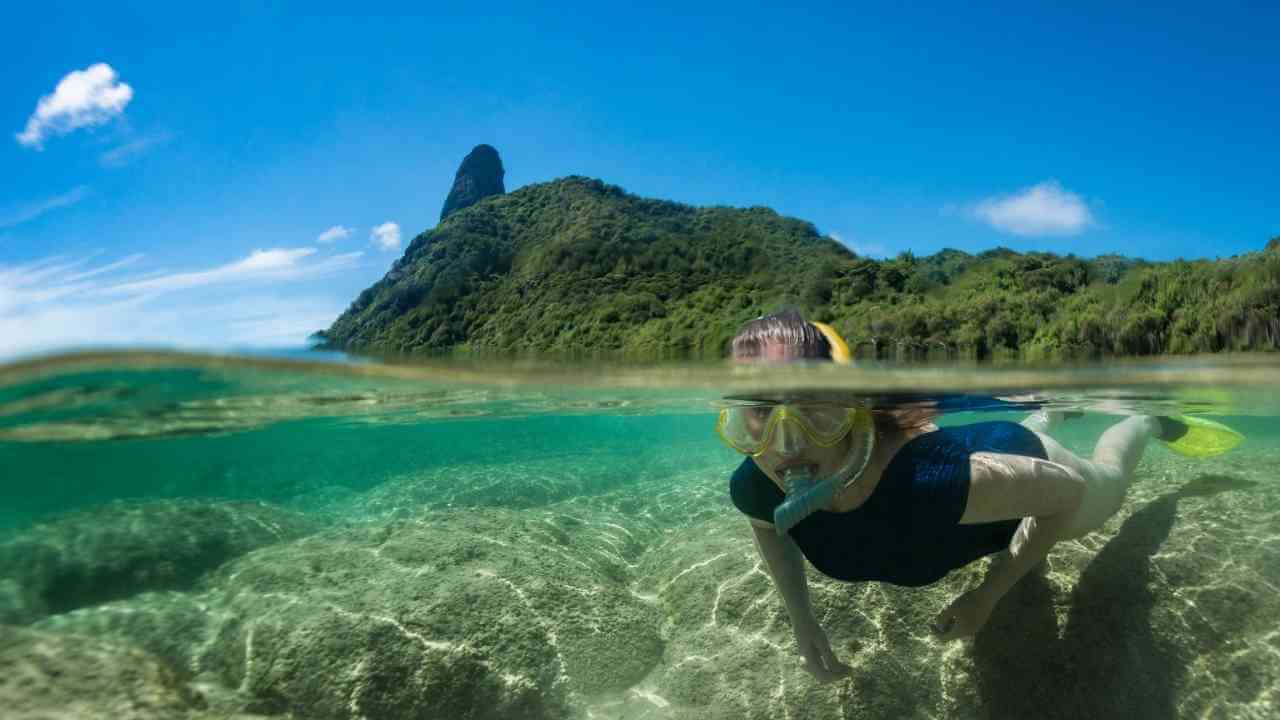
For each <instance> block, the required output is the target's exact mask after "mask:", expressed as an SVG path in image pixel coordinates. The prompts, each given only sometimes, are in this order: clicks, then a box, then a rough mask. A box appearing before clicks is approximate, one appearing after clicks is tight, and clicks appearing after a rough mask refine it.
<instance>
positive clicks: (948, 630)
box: [929, 590, 995, 642]
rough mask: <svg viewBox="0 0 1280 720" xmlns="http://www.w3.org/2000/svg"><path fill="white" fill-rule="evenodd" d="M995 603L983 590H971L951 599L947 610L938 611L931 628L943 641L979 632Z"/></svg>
mask: <svg viewBox="0 0 1280 720" xmlns="http://www.w3.org/2000/svg"><path fill="white" fill-rule="evenodd" d="M994 607H995V603H994V602H992V601H991V599H990V598H988V597H987V594H986V593H984V592H982V591H981V590H970V591H969V592H967V593H964V594H963V595H961V596H960V597H958V598H956V599H955V600H952V601H951V604H950V605H948V606H947V608H946V609H945V610H943V611H942V612H940V613H938V616H937V617H936V618H934V620H933V624H932V625H930V626H929V629H930V630H932V631H933V634H934V635H936V636H937V638H938V640H940V641H942V642H949V641H951V640H959V639H960V638H966V637H970V636H972V635H975V634H977V632H978V631H979V630H981V629H982V626H983V625H986V624H987V618H988V617H990V616H991V610H992V609H993V608H994Z"/></svg>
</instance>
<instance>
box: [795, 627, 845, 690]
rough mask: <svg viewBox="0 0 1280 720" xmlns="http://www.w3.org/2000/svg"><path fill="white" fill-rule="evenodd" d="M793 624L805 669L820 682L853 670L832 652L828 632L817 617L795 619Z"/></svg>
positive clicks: (831, 680) (826, 681) (834, 678)
mask: <svg viewBox="0 0 1280 720" xmlns="http://www.w3.org/2000/svg"><path fill="white" fill-rule="evenodd" d="M791 625H792V628H793V629H794V630H795V634H796V644H797V645H798V646H799V650H800V657H802V658H804V669H805V670H808V671H809V674H810V675H813V677H814V678H815V679H816V680H817V681H818V682H820V683H829V682H833V681H835V680H839V679H840V678H843V677H846V676H847V675H848V674H849V673H851V672H853V668H851V667H849V666H848V665H845V664H844V663H842V662H840V661H839V660H837V659H836V655H835V653H833V652H831V643H830V642H829V641H828V640H827V633H826V632H825V631H823V629H822V625H820V624H819V623H818V619H817V618H815V617H812V616H810V617H807V618H802V619H800V620H799V621H798V622H797V621H794V620H793V621H792V623H791Z"/></svg>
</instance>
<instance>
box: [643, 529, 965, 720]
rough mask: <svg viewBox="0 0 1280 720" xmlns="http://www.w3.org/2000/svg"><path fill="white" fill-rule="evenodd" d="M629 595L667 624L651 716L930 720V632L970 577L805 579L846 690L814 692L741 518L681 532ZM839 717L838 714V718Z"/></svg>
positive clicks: (839, 686)
mask: <svg viewBox="0 0 1280 720" xmlns="http://www.w3.org/2000/svg"><path fill="white" fill-rule="evenodd" d="M638 576H639V580H638V581H637V584H636V587H635V591H636V593H637V594H640V595H647V596H651V597H654V598H655V600H656V602H657V603H658V605H659V607H660V609H661V610H662V611H663V615H664V617H665V621H664V623H663V626H662V638H663V641H664V643H665V652H664V657H663V662H662V664H661V665H660V666H659V667H658V668H657V669H656V670H655V671H654V673H652V674H651V675H650V676H649V677H647V678H646V679H645V680H644V682H642V683H641V684H640V685H639V686H638V688H637V691H638V693H639V695H640V696H641V697H650V698H658V699H661V702H662V703H665V705H664V706H663V713H661V714H658V715H654V717H662V718H673V719H681V720H683V719H686V718H687V719H689V720H694V719H695V718H696V719H697V720H707V718H774V717H783V716H786V715H787V714H791V715H793V716H794V715H796V714H797V713H800V712H803V713H808V714H809V715H810V716H812V717H914V716H926V715H930V714H932V713H933V711H934V709H935V708H936V707H937V703H938V697H937V695H938V694H939V692H940V688H941V671H940V668H939V666H938V665H936V664H931V663H929V662H927V661H924V662H922V658H928V657H929V656H937V657H938V658H939V659H940V658H941V656H942V652H941V650H942V648H941V646H939V645H937V644H936V643H934V642H933V641H932V640H931V639H929V638H928V637H927V635H928V633H927V631H926V630H925V628H926V626H927V623H928V622H929V621H930V620H932V617H933V613H935V612H937V610H939V609H941V607H942V606H943V605H944V604H945V602H947V601H948V600H949V599H950V597H951V596H952V594H953V593H955V594H958V593H959V592H961V591H962V590H963V588H964V585H965V582H966V581H968V580H970V579H971V578H972V577H974V576H973V575H972V574H971V573H968V572H959V573H954V574H953V575H952V576H951V577H949V578H947V580H945V581H944V582H943V583H941V584H939V585H937V586H934V587H931V588H924V589H913V588H896V587H892V586H887V585H879V584H870V583H857V584H849V583H841V582H837V581H835V580H831V579H830V578H827V577H825V576H823V575H821V574H820V573H817V572H816V571H814V570H813V569H812V567H809V568H808V583H809V593H810V598H811V601H812V603H813V607H814V611H815V613H816V614H817V616H818V617H819V618H820V619H821V620H822V622H823V627H824V629H826V631H827V634H828V638H829V640H830V641H831V645H832V648H833V650H834V651H835V653H836V656H837V657H838V658H839V659H840V660H841V661H843V662H845V663H847V664H849V665H851V666H853V667H854V668H855V672H854V675H853V677H852V680H851V681H842V682H840V683H834V684H832V685H819V684H818V683H817V682H816V681H814V680H813V678H812V677H811V676H810V675H809V674H808V672H806V671H805V670H804V669H803V668H802V667H801V658H800V655H799V653H798V652H797V650H796V647H795V640H794V637H793V635H792V631H791V625H790V622H789V620H788V618H787V614H786V611H785V609H784V607H783V604H782V600H781V598H780V597H779V596H778V594H777V592H776V591H775V590H774V588H773V582H772V580H771V579H770V578H769V576H768V572H767V570H766V568H765V566H764V564H763V561H761V560H760V559H759V557H758V554H757V552H756V549H755V544H754V542H753V541H752V537H751V530H750V527H749V525H748V524H747V522H746V520H745V519H744V518H742V516H741V515H737V514H733V515H730V514H726V515H724V516H722V517H719V518H713V519H711V520H708V521H706V522H704V523H702V524H701V525H698V526H694V527H690V528H688V529H685V530H681V531H678V532H676V533H674V534H672V535H671V536H669V538H668V539H667V541H666V542H665V543H663V544H662V545H661V546H659V547H656V548H654V549H653V551H651V552H650V553H648V554H646V555H645V556H644V557H643V558H642V559H641V562H640V568H639V570H638ZM842 713H843V714H842Z"/></svg>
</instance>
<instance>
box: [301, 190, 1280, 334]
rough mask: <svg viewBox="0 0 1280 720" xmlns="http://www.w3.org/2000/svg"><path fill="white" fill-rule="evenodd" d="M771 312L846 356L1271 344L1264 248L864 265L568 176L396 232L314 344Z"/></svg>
mask: <svg viewBox="0 0 1280 720" xmlns="http://www.w3.org/2000/svg"><path fill="white" fill-rule="evenodd" d="M784 305H794V306H797V307H799V308H800V309H801V310H802V311H803V312H805V313H806V315H807V316H808V317H811V318H813V319H817V320H824V321H828V322H831V323H833V324H834V325H835V326H836V327H837V328H838V329H839V330H840V331H841V332H842V333H843V334H844V335H845V337H846V338H847V339H848V340H849V342H850V345H852V346H855V348H856V351H857V352H858V354H860V355H864V356H867V355H876V356H880V357H884V356H893V357H898V358H919V357H930V358H936V357H957V356H959V357H970V358H977V359H989V358H1001V357H1025V358H1031V359H1068V358H1086V357H1099V356H1115V355H1156V354H1163V353H1194V352H1216V351H1221V350H1274V349H1276V348H1277V347H1278V346H1280V238H1277V239H1276V240H1272V241H1271V242H1270V243H1269V244H1268V245H1267V249H1266V250H1265V251H1262V252H1257V253H1250V254H1247V255H1243V256H1239V257H1234V258H1230V259H1226V260H1217V261H1194V262H1184V261H1177V262H1173V263H1147V262H1141V261H1134V260H1129V259H1126V258H1123V257H1120V256H1103V257H1098V258H1094V259H1090V260H1085V259H1081V258H1077V257H1073V256H1067V257H1060V256H1056V255H1051V254H1043V253H1030V254H1020V253H1015V252H1013V251H1010V250H1006V249H996V250H991V251H988V252H984V253H982V254H979V255H976V256H974V255H969V254H967V253H963V252H959V251H956V250H944V251H942V252H939V253H937V254H935V255H930V256H928V257H915V256H913V255H911V254H910V253H903V254H902V255H899V256H898V257H897V258H894V259H892V260H883V261H877V260H872V259H868V258H862V257H858V256H855V255H854V254H853V253H851V252H850V251H849V250H848V249H846V248H845V247H844V246H842V245H840V244H839V243H837V242H835V241H834V240H831V239H830V238H827V237H823V236H821V235H820V234H818V232H817V231H816V229H815V228H814V227H813V225H811V224H809V223H806V222H802V221H799V220H794V219H791V218H785V217H782V216H779V215H778V214H777V213H775V212H773V211H772V210H769V209H767V208H747V209H733V208H718V207H717V208H695V207H690V206H687V205H681V204H678V203H673V202H666V201H659V200H647V199H642V198H638V197H635V196H632V195H628V194H626V193H625V192H623V191H622V190H621V189H620V188H618V187H615V186H611V185H606V184H604V183H602V182H600V181H598V180H590V179H586V178H580V177H570V178H565V179H562V180H558V181H555V182H550V183H543V184H538V185H530V186H527V187H524V188H522V189H520V190H518V191H516V192H513V193H510V194H507V195H501V196H496V197H490V198H487V199H485V200H483V201H481V202H480V203H478V204H476V205H475V206H473V207H470V208H468V209H466V210H463V211H460V212H457V213H455V214H453V215H451V216H449V217H448V218H447V219H445V220H444V221H442V222H441V223H440V225H438V226H437V227H436V228H434V229H432V230H429V231H427V232H424V233H422V234H421V235H419V236H418V237H416V238H415V239H414V240H413V242H412V243H411V244H410V245H409V247H408V249H407V250H406V251H405V254H404V256H403V257H402V258H401V259H400V260H399V261H397V262H396V263H395V265H394V266H393V267H392V269H391V271H390V272H389V273H387V275H386V277H384V278H383V279H382V280H380V281H379V282H378V283H376V284H375V285H373V286H372V287H370V288H369V289H367V290H365V291H364V292H363V293H361V294H360V297H359V298H357V299H356V301H355V302H354V303H353V304H352V305H351V307H350V308H349V309H348V310H347V312H346V313H344V314H343V315H342V316H341V317H339V318H338V319H337V321H335V322H334V324H333V327H331V328H330V329H329V330H328V331H327V332H326V333H322V337H323V338H324V339H325V341H326V342H327V344H328V345H329V346H331V347H339V348H345V349H350V350H357V351H367V352H391V353H400V352H422V351H451V352H468V351H492V352H501V353H524V352H538V353H546V352H551V353H568V354H580V353H610V354H613V353H616V354H624V355H633V356H642V357H663V356H673V355H674V356H691V355H692V356H698V355H717V356H718V355H722V354H723V353H724V351H725V347H726V345H727V343H728V340H729V339H730V338H731V337H732V336H733V333H734V331H735V330H736V329H737V327H739V326H740V325H741V324H742V323H743V322H744V321H746V320H748V319H750V318H753V317H756V316H758V315H760V314H762V313H765V312H770V311H773V310H776V309H778V308H779V307H782V306H784Z"/></svg>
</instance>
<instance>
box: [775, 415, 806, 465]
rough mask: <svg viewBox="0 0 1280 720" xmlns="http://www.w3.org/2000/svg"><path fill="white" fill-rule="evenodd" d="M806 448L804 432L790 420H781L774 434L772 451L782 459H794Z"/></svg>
mask: <svg viewBox="0 0 1280 720" xmlns="http://www.w3.org/2000/svg"><path fill="white" fill-rule="evenodd" d="M806 447H807V442H806V441H805V437H804V432H803V431H802V430H801V429H800V426H799V423H797V422H796V421H795V420H793V419H791V418H783V419H782V422H779V423H778V429H777V431H776V432H775V433H774V439H773V450H774V452H776V453H777V454H778V455H779V456H781V457H784V458H790V457H795V456H797V455H799V454H800V453H802V452H804V450H805V448H806Z"/></svg>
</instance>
